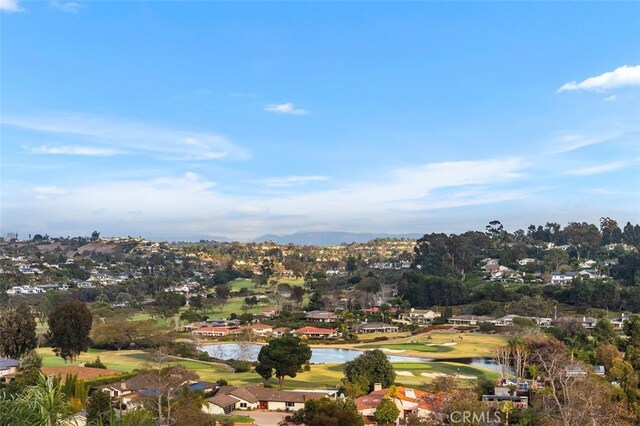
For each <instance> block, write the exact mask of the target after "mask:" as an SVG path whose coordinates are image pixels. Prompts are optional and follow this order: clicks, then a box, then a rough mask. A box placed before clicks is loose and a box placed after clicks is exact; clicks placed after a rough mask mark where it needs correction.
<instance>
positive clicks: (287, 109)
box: [264, 102, 309, 115]
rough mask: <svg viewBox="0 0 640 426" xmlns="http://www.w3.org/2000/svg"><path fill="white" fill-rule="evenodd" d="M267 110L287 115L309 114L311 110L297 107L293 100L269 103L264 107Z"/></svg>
mask: <svg viewBox="0 0 640 426" xmlns="http://www.w3.org/2000/svg"><path fill="white" fill-rule="evenodd" d="M264 110H265V111H268V112H273V113H276V114H286V115H307V114H309V111H307V110H306V109H302V108H296V107H295V106H294V105H293V104H292V103H291V102H287V103H284V104H269V105H267V106H265V107H264Z"/></svg>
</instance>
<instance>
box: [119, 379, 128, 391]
mask: <svg viewBox="0 0 640 426" xmlns="http://www.w3.org/2000/svg"><path fill="white" fill-rule="evenodd" d="M120 389H122V390H127V382H126V381H125V380H123V381H121V382H120Z"/></svg>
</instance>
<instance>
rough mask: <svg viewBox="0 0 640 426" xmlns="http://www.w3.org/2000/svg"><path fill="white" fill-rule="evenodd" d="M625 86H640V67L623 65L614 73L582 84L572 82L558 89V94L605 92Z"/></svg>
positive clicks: (606, 73)
mask: <svg viewBox="0 0 640 426" xmlns="http://www.w3.org/2000/svg"><path fill="white" fill-rule="evenodd" d="M623 86H640V65H634V66H629V65H623V66H621V67H619V68H616V69H615V70H613V71H609V72H605V73H603V74H600V75H598V76H595V77H589V78H587V79H586V80H583V81H581V82H579V83H578V82H576V81H570V82H568V83H565V84H563V85H562V87H560V89H558V93H560V92H565V91H571V90H593V91H597V92H604V91H606V90H610V89H615V88H617V87H623Z"/></svg>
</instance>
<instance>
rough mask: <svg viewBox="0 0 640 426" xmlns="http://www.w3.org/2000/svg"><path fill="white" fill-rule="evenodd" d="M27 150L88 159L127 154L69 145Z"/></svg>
mask: <svg viewBox="0 0 640 426" xmlns="http://www.w3.org/2000/svg"><path fill="white" fill-rule="evenodd" d="M25 149H26V150H28V151H30V152H33V153H34V154H51V155H83V156H88V157H111V156H113V155H118V154H125V153H126V151H121V150H118V149H113V148H100V147H93V146H69V145H53V146H51V145H41V146H35V147H25Z"/></svg>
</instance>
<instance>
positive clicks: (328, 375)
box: [37, 348, 497, 389]
mask: <svg viewBox="0 0 640 426" xmlns="http://www.w3.org/2000/svg"><path fill="white" fill-rule="evenodd" d="M37 352H38V353H39V354H40V355H41V356H42V358H43V366H45V367H54V366H63V365H69V364H66V363H65V362H64V360H63V359H62V358H60V357H57V356H55V355H54V353H53V351H52V350H51V348H40V349H38V350H37ZM97 356H99V357H100V360H101V361H102V362H103V363H104V364H105V365H106V366H107V368H110V369H114V370H121V371H126V372H129V371H133V370H136V369H140V368H144V367H145V364H146V363H147V361H148V360H149V356H150V355H149V354H148V353H146V352H143V351H141V350H121V351H104V350H96V349H90V350H89V352H87V353H83V354H82V355H80V357H79V359H78V360H77V361H76V363H75V364H76V365H77V364H78V363H81V362H87V361H93V360H95V358H96V357H97ZM169 362H170V363H172V364H180V365H184V366H185V367H187V368H189V369H191V370H193V371H194V372H195V373H196V374H198V376H199V377H200V379H201V380H206V381H210V382H215V381H216V380H218V379H225V380H227V381H228V382H229V383H230V384H232V385H236V386H241V385H245V384H259V383H264V380H263V379H262V378H261V377H260V376H259V375H258V374H257V373H255V371H253V370H252V371H247V372H244V373H233V372H230V371H229V370H228V367H226V366H223V365H219V364H212V363H206V362H200V361H195V360H181V359H170V361H169ZM393 366H394V368H395V369H396V371H397V372H398V371H400V372H404V373H403V374H399V375H398V376H397V378H396V381H397V382H398V383H403V384H407V385H420V384H422V383H424V382H428V381H430V380H432V377H428V376H423V375H422V373H427V374H429V373H439V374H453V375H455V374H459V375H464V376H473V377H481V376H484V377H487V378H490V379H495V378H496V377H497V373H496V372H494V371H491V370H488V369H484V368H477V367H472V366H469V365H465V364H459V363H454V362H440V361H439V362H424V363H420V362H399V363H394V364H393ZM343 372H344V364H318V365H312V366H311V370H310V371H303V372H301V373H298V375H297V376H296V377H294V378H290V377H287V378H286V380H285V387H286V388H287V389H321V388H326V389H335V388H336V387H337V386H339V384H340V380H341V379H342V378H343ZM409 373H410V374H409ZM267 383H269V384H271V385H272V386H277V384H278V383H277V379H275V378H272V379H270V380H269V381H268V382H267Z"/></svg>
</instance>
